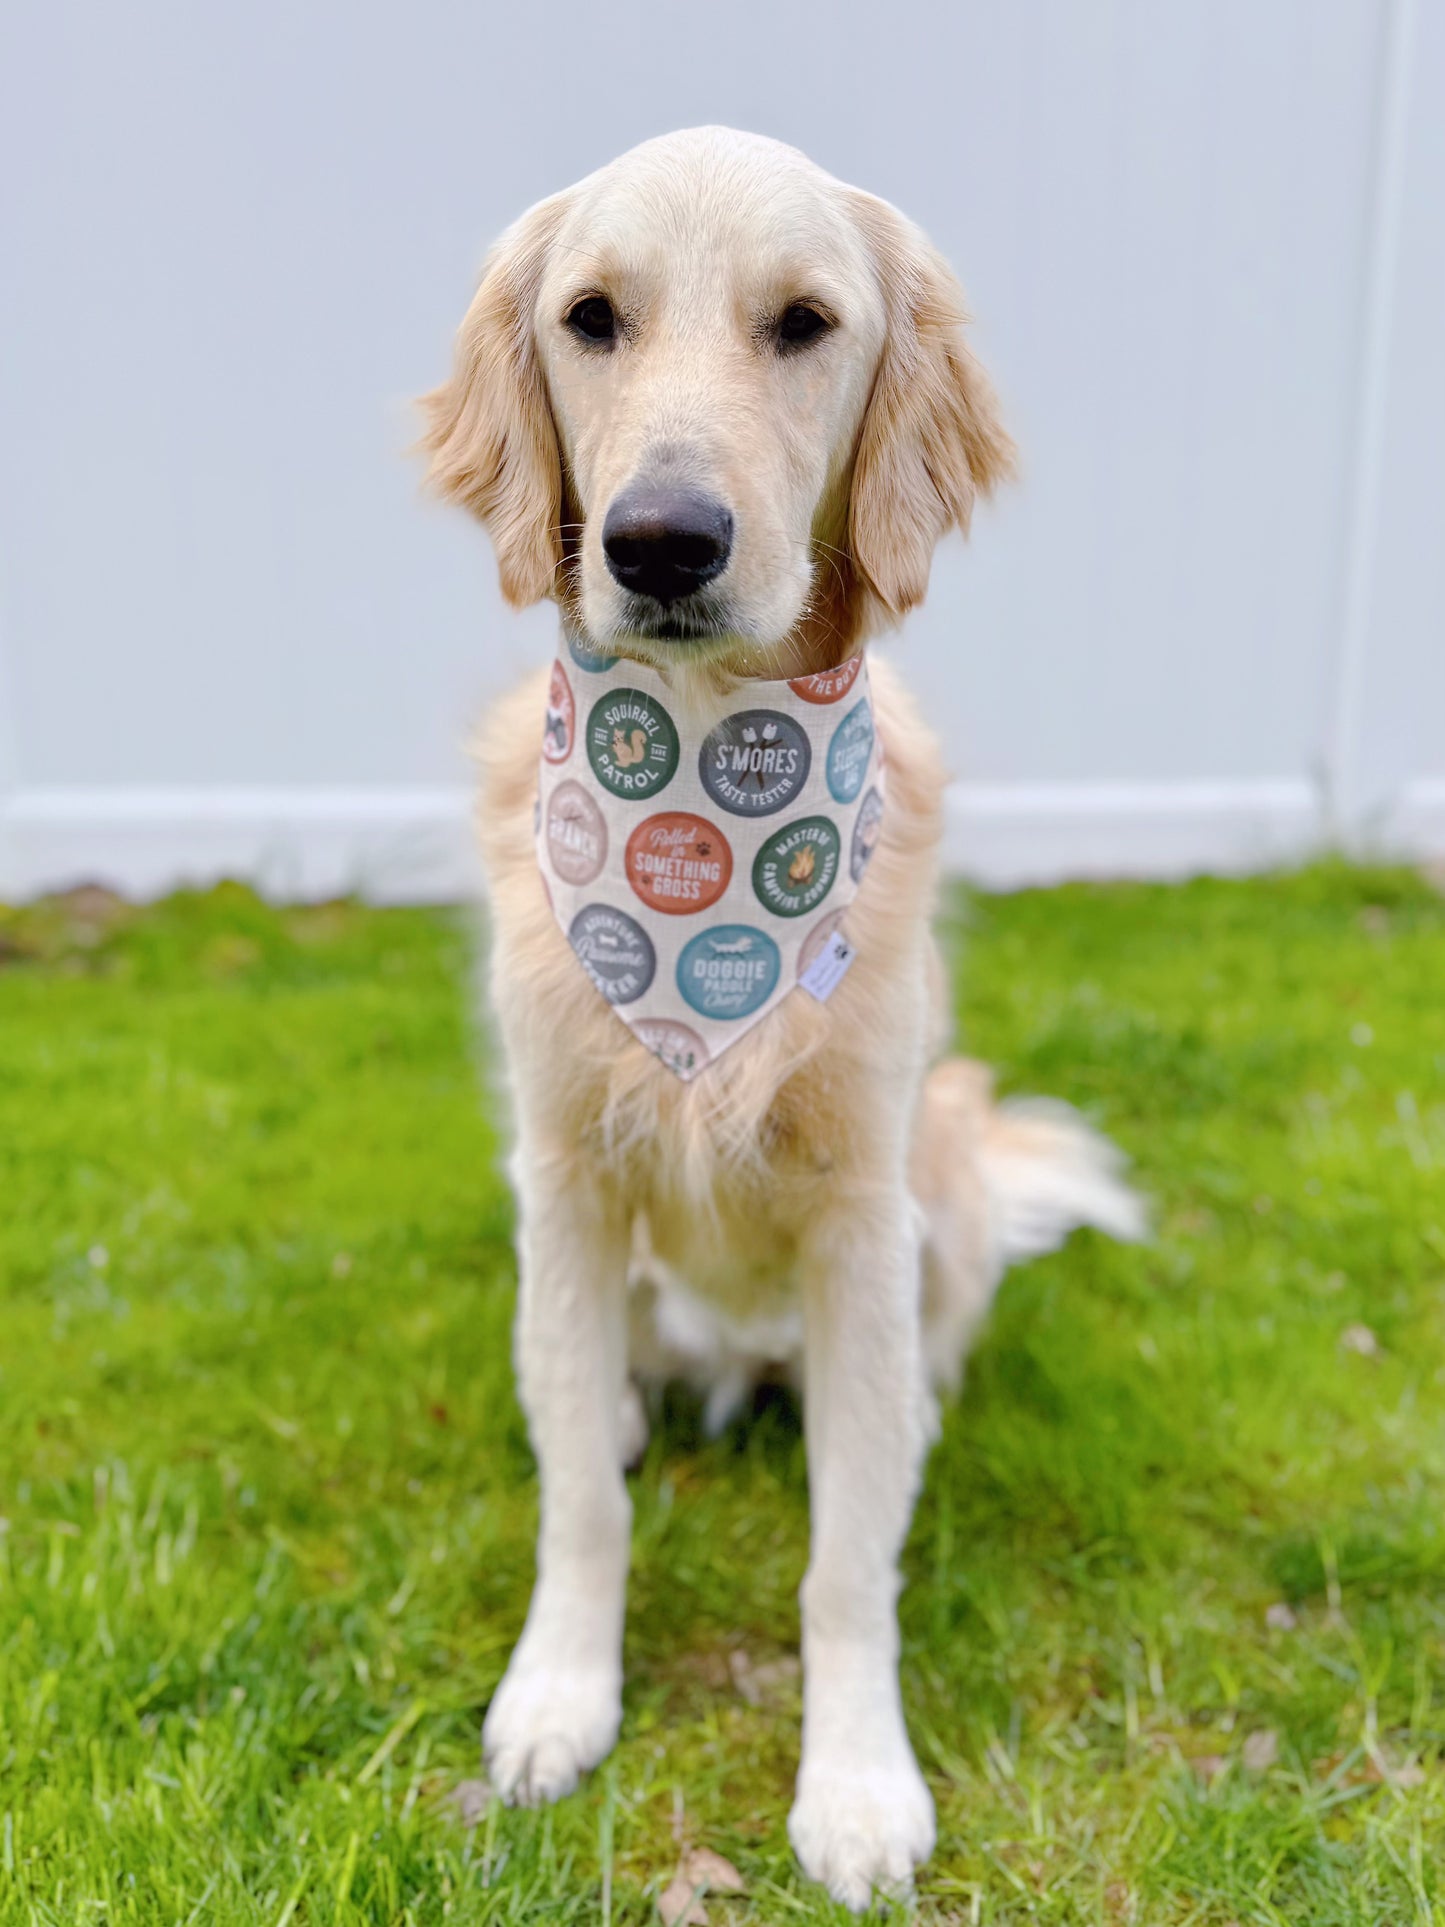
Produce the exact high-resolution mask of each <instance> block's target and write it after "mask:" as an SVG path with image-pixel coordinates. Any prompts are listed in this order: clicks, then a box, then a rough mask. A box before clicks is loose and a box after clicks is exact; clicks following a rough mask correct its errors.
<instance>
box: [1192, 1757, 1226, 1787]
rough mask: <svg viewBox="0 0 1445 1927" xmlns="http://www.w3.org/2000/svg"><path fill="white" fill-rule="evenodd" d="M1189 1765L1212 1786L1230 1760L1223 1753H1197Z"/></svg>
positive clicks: (1206, 1783) (1207, 1784)
mask: <svg viewBox="0 0 1445 1927" xmlns="http://www.w3.org/2000/svg"><path fill="white" fill-rule="evenodd" d="M1189 1765H1190V1768H1191V1769H1192V1771H1193V1772H1195V1773H1197V1774H1198V1775H1199V1778H1200V1779H1201V1780H1203V1782H1204V1784H1205V1785H1206V1786H1212V1785H1213V1783H1214V1782H1215V1781H1216V1780H1217V1779H1218V1778H1219V1776H1220V1774H1221V1773H1223V1771H1224V1769H1225V1768H1226V1767H1227V1766H1228V1765H1229V1761H1228V1760H1227V1759H1226V1758H1225V1756H1224V1754H1222V1753H1196V1754H1195V1755H1194V1757H1193V1759H1192V1760H1191V1761H1190V1762H1189Z"/></svg>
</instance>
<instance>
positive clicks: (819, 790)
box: [536, 640, 885, 1079]
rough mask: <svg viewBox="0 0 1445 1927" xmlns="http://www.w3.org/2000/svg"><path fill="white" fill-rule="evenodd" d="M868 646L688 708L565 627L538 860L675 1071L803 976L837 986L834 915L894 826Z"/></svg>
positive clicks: (820, 987)
mask: <svg viewBox="0 0 1445 1927" xmlns="http://www.w3.org/2000/svg"><path fill="white" fill-rule="evenodd" d="M884 797H885V783H884V774H883V757H882V750H881V747H880V745H879V742H878V733H877V728H876V725H875V723H874V717H873V700H872V693H871V691H870V689H869V686H868V670H867V665H866V664H865V662H864V660H863V658H862V657H861V656H854V657H852V658H851V659H850V660H849V661H848V662H845V663H843V664H841V665H840V666H839V667H838V668H837V669H831V670H827V671H825V672H824V673H822V674H820V675H813V676H799V677H796V678H794V679H792V680H790V681H787V682H745V683H740V684H739V685H738V686H737V688H736V689H735V690H734V692H733V693H732V695H731V696H730V697H728V698H726V699H719V700H718V702H717V704H716V707H715V708H714V709H713V710H712V711H711V712H710V713H709V714H707V715H706V716H704V717H701V718H698V719H697V720H696V721H695V722H688V721H684V722H682V723H680V722H679V721H678V706H677V704H676V702H675V700H674V698H673V695H672V692H671V690H670V688H669V686H668V683H667V680H666V678H665V677H663V676H662V675H660V674H659V673H658V672H657V671H656V670H654V669H651V668H648V667H647V666H646V665H645V664H642V663H638V662H631V661H627V660H624V659H623V658H620V657H608V656H597V655H593V654H592V653H590V652H589V651H588V650H585V649H583V648H582V647H580V645H578V644H577V643H576V642H575V641H571V640H564V642H563V644H562V646H561V647H560V648H559V650H558V655H557V660H556V661H555V662H554V663H553V665H552V678H551V685H550V687H549V690H548V694H547V713H546V717H545V719H544V726H543V732H542V753H541V757H540V759H539V763H538V783H537V830H536V847H537V865H538V868H539V870H540V871H541V875H542V882H543V885H544V887H545V889H546V891H547V899H548V902H549V903H550V905H551V907H552V914H553V916H554V917H555V918H556V919H557V922H558V924H559V925H560V927H561V929H562V931H563V933H564V934H565V935H566V938H567V941H568V942H569V943H570V944H571V946H572V949H573V951H574V953H575V954H576V957H577V961H578V963H579V964H580V965H581V967H582V968H583V969H584V970H585V971H586V972H587V974H588V976H589V977H590V978H591V979H592V982H593V984H594V985H595V986H596V988H597V990H598V991H599V993H600V994H601V995H602V996H603V997H605V998H606V999H607V1002H608V1003H609V1004H610V1005H611V1006H612V1008H613V1009H614V1010H615V1011H616V1013H617V1015H618V1016H619V1017H620V1018H621V1019H622V1021H623V1022H624V1023H625V1024H627V1025H628V1026H629V1027H630V1029H631V1030H632V1032H633V1034H634V1036H636V1037H637V1038H638V1040H639V1041H640V1042H641V1043H642V1044H644V1045H645V1046H646V1047H647V1049H648V1050H650V1051H652V1052H653V1053H654V1054H655V1055H656V1056H658V1057H660V1058H661V1059H662V1061H663V1063H664V1064H666V1065H667V1067H668V1069H669V1070H671V1071H672V1072H674V1073H675V1074H676V1075H677V1076H678V1077H681V1078H683V1079H688V1078H692V1077H696V1076H697V1075H698V1073H699V1072H700V1071H702V1070H705V1069H706V1068H707V1066H708V1065H709V1064H711V1063H712V1062H713V1061H714V1060H715V1059H716V1058H717V1056H718V1054H719V1053H720V1052H721V1051H724V1050H726V1048H727V1046H728V1045H729V1044H731V1043H735V1042H736V1041H737V1039H738V1038H739V1037H741V1036H744V1035H745V1034H746V1033H747V1032H748V1031H749V1030H750V1029H751V1028H752V1026H753V1025H754V1024H757V1023H761V1022H762V1020H763V1018H764V1017H766V1016H767V1015H768V1013H769V1012H770V1011H772V1010H775V1009H776V1008H777V1006H778V1005H779V1004H780V1003H781V1002H782V1000H783V998H784V997H786V996H787V995H788V994H789V992H790V991H792V990H795V989H797V988H799V987H802V988H804V989H806V990H808V991H810V992H811V994H812V995H813V996H814V997H816V998H818V999H819V1000H820V1001H821V1000H823V999H825V998H826V997H828V996H830V995H831V994H832V992H833V990H834V989H836V987H837V985H838V983H839V982H840V981H841V979H842V977H843V974H844V972H845V971H846V969H847V968H848V965H849V963H851V962H852V959H853V949H852V946H851V945H850V944H849V943H848V942H847V940H846V938H845V937H844V936H843V935H842V932H841V930H840V928H839V926H840V924H841V923H842V921H843V916H844V913H845V912H846V910H847V908H848V905H849V904H850V903H851V902H852V901H853V898H854V896H855V895H856V894H857V890H858V886H859V884H860V883H861V882H862V879H863V875H864V872H865V870H866V869H867V867H868V861H869V858H870V857H871V856H872V854H873V849H874V846H875V844H876V843H877V840H878V834H879V829H880V826H881V824H882V820H883V809H884Z"/></svg>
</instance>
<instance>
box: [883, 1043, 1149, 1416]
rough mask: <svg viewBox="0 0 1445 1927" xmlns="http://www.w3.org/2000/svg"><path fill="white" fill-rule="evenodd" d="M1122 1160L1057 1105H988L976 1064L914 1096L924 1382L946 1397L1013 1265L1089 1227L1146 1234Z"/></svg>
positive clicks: (947, 1073)
mask: <svg viewBox="0 0 1445 1927" xmlns="http://www.w3.org/2000/svg"><path fill="white" fill-rule="evenodd" d="M1124 1168H1125V1166H1124V1158H1123V1156H1122V1154H1121V1153H1120V1152H1119V1151H1118V1149H1117V1148H1116V1147H1115V1146H1114V1145H1112V1144H1111V1143H1110V1142H1109V1141H1108V1139H1107V1138H1104V1137H1101V1136H1100V1135H1099V1133H1098V1132H1097V1131H1094V1130H1092V1129H1091V1128H1090V1126H1089V1125H1087V1124H1086V1123H1085V1122H1084V1120H1083V1119H1082V1118H1081V1117H1080V1116H1079V1115H1078V1113H1077V1112H1076V1111H1074V1110H1072V1109H1071V1108H1070V1107H1069V1106H1068V1105H1067V1104H1061V1103H1058V1102H1056V1101H1053V1100H1051V1099H1047V1098H1015V1099H1011V1100H1009V1101H1006V1102H1004V1103H1002V1104H1000V1103H996V1102H995V1101H994V1098H993V1089H992V1080H991V1078H990V1077H989V1074H988V1072H987V1070H985V1068H984V1067H983V1065H981V1064H976V1063H972V1062H970V1061H968V1060H967V1059H964V1058H951V1059H949V1060H948V1061H947V1062H946V1063H943V1064H940V1065H938V1066H937V1067H936V1068H935V1069H934V1070H933V1071H932V1072H931V1073H930V1075H929V1077H928V1080H927V1082H926V1084H925V1086H924V1093H923V1103H922V1106H921V1108H920V1112H919V1121H918V1129H917V1132H916V1135H915V1139H914V1147H913V1170H912V1180H913V1191H914V1196H915V1198H916V1199H917V1201H918V1203H919V1205H920V1207H921V1208H922V1211H923V1216H924V1224H925V1231H924V1275H923V1291H924V1298H923V1310H924V1343H925V1347H926V1349H927V1354H928V1364H929V1371H930V1375H931V1377H932V1379H933V1382H934V1384H935V1385H936V1386H937V1387H939V1388H940V1389H943V1390H952V1389H953V1388H954V1387H956V1386H957V1384H958V1381H959V1379H960V1377H961V1376H962V1372H963V1363H964V1358H965V1356H966V1355H967V1351H968V1344H969V1340H970V1339H971V1338H972V1336H973V1334H974V1332H975V1330H976V1329H977V1327H978V1325H979V1323H980V1322H981V1321H982V1319H983V1316H984V1314H985V1313H986V1312H987V1310H988V1308H989V1305H990V1304H991V1302H992V1300H993V1295H994V1293H995V1291H996V1290H997V1289H998V1284H999V1280H1000V1279H1001V1278H1002V1277H1003V1274H1004V1272H1005V1271H1006V1270H1007V1268H1008V1267H1009V1266H1010V1265H1012V1264H1019V1263H1022V1262H1024V1261H1025V1260H1027V1259H1029V1258H1037V1257H1040V1256H1042V1254H1043V1253H1044V1252H1046V1251H1053V1250H1055V1249H1056V1248H1057V1247H1058V1246H1059V1245H1061V1244H1062V1243H1063V1242H1064V1240H1065V1238H1067V1237H1068V1235H1069V1233H1070V1232H1071V1231H1074V1230H1076V1229H1078V1228H1080V1227H1081V1226H1084V1225H1089V1226H1092V1227H1093V1228H1094V1229H1095V1230H1097V1231H1103V1232H1107V1233H1108V1235H1109V1236H1110V1237H1112V1238H1119V1239H1123V1240H1126V1241H1133V1240H1137V1239H1140V1238H1142V1237H1143V1236H1144V1235H1145V1232H1146V1230H1147V1220H1146V1215H1145V1211H1144V1205H1143V1201H1142V1200H1141V1199H1140V1197H1139V1195H1138V1193H1137V1192H1136V1191H1134V1190H1132V1189H1131V1188H1130V1186H1129V1185H1128V1183H1127V1182H1126V1181H1125V1178H1124Z"/></svg>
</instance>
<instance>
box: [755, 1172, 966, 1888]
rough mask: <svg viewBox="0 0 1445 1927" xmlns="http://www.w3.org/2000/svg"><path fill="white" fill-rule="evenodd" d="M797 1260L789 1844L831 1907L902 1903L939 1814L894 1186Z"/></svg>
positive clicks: (919, 1385)
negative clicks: (910, 1574)
mask: <svg viewBox="0 0 1445 1927" xmlns="http://www.w3.org/2000/svg"><path fill="white" fill-rule="evenodd" d="M827 1216H828V1222H827V1225H826V1227H825V1228H824V1229H822V1230H821V1232H820V1234H819V1235H817V1236H816V1237H815V1238H814V1240H813V1241H812V1244H811V1247H810V1249H809V1250H808V1251H807V1252H806V1253H805V1255H804V1265H803V1276H802V1285H803V1296H804V1330H805V1351H804V1417H805V1426H806V1433H807V1446H808V1480H809V1487H810V1491H811V1501H812V1554H811V1557H810V1559H809V1563H808V1573H807V1577H806V1579H805V1580H804V1582H803V1592H802V1607H803V1753H802V1764H801V1766H800V1768H799V1771H798V1790H797V1798H796V1800H795V1802H794V1806H793V1811H792V1814H791V1816H790V1818H789V1821H788V1832H789V1835H790V1837H791V1839H792V1842H793V1846H794V1849H795V1850H796V1852H797V1855H798V1858H799V1860H801V1861H802V1863H803V1866H804V1867H805V1868H806V1870H807V1871H808V1872H809V1873H810V1874H812V1875H813V1877H814V1878H815V1879H817V1880H821V1881H823V1882H824V1883H825V1884H826V1886H827V1887H828V1889H829V1891H830V1892H831V1893H832V1895H833V1897H834V1899H836V1900H841V1901H843V1902H844V1903H845V1904H846V1905H848V1906H850V1907H854V1908H862V1907H865V1906H867V1904H868V1901H869V1898H870V1896H871V1894H872V1892H873V1890H874V1889H875V1888H879V1889H883V1890H885V1891H886V1890H893V1891H898V1890H901V1889H903V1888H906V1887H907V1885H908V1883H909V1880H910V1877H911V1875H912V1871H913V1868H914V1867H915V1866H916V1865H917V1864H918V1862H919V1861H921V1860H924V1859H926V1858H927V1856H928V1855H929V1853H930V1852H931V1851H932V1849H933V1802H932V1800H931V1798H930V1797H929V1792H928V1788H927V1787H926V1786H925V1785H924V1782H923V1776H922V1774H921V1773H920V1772H919V1770H918V1766H917V1763H916V1762H915V1760H914V1757H913V1750H912V1748H911V1747H910V1745H909V1743H908V1734H907V1731H906V1730H905V1727H904V1724H903V1707H902V1702H901V1700H900V1697H899V1690H898V1621H897V1613H896V1601H897V1595H898V1555H899V1553H900V1551H901V1550H902V1546H903V1539H904V1535H905V1534H906V1532H907V1530H908V1520H909V1515H910V1513H911V1511H912V1508H913V1499H914V1493H915V1490H916V1486H917V1480H918V1472H919V1467H920V1464H921V1461H922V1456H923V1447H924V1425H925V1394H924V1384H923V1365H922V1349H921V1334H920V1329H919V1273H918V1266H919V1247H918V1233H917V1229H916V1226H915V1222H914V1212H913V1207H912V1204H911V1202H910V1200H909V1198H908V1197H907V1195H906V1193H905V1192H904V1190H903V1189H902V1187H901V1185H900V1186H899V1187H898V1189H897V1191H896V1192H894V1191H893V1190H892V1189H891V1188H886V1189H881V1190H874V1191H872V1193H871V1194H865V1193H862V1192H861V1190H860V1191H857V1192H855V1193H854V1195H852V1196H850V1197H848V1198H846V1199H840V1200H836V1201H834V1202H832V1203H831V1204H830V1207H829V1212H828V1214H827Z"/></svg>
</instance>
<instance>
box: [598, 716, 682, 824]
mask: <svg viewBox="0 0 1445 1927" xmlns="http://www.w3.org/2000/svg"><path fill="white" fill-rule="evenodd" d="M678 753H679V752H678V743H677V725H676V723H674V722H673V720H672V718H671V716H669V715H668V713H667V711H666V710H665V709H664V708H663V706H662V704H661V703H660V702H658V700H657V698H656V697H655V696H649V695H646V694H645V693H644V692H643V691H642V690H640V689H614V690H613V691H612V692H611V693H610V695H606V696H600V697H599V698H598V700H597V701H596V702H595V703H593V705H592V713H591V715H590V716H589V717H588V718H587V760H588V762H589V763H590V764H591V765H592V773H593V775H594V776H595V777H596V778H597V780H598V782H599V783H600V784H601V785H602V787H603V789H605V790H606V791H607V792H608V794H609V795H611V796H622V797H629V798H632V799H635V800H636V801H639V802H640V801H642V800H643V799H644V798H645V797H649V796H656V794H657V792H658V791H659V790H663V789H666V788H667V786H668V784H669V783H670V782H671V781H672V779H673V777H674V776H676V774H677V759H678Z"/></svg>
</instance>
